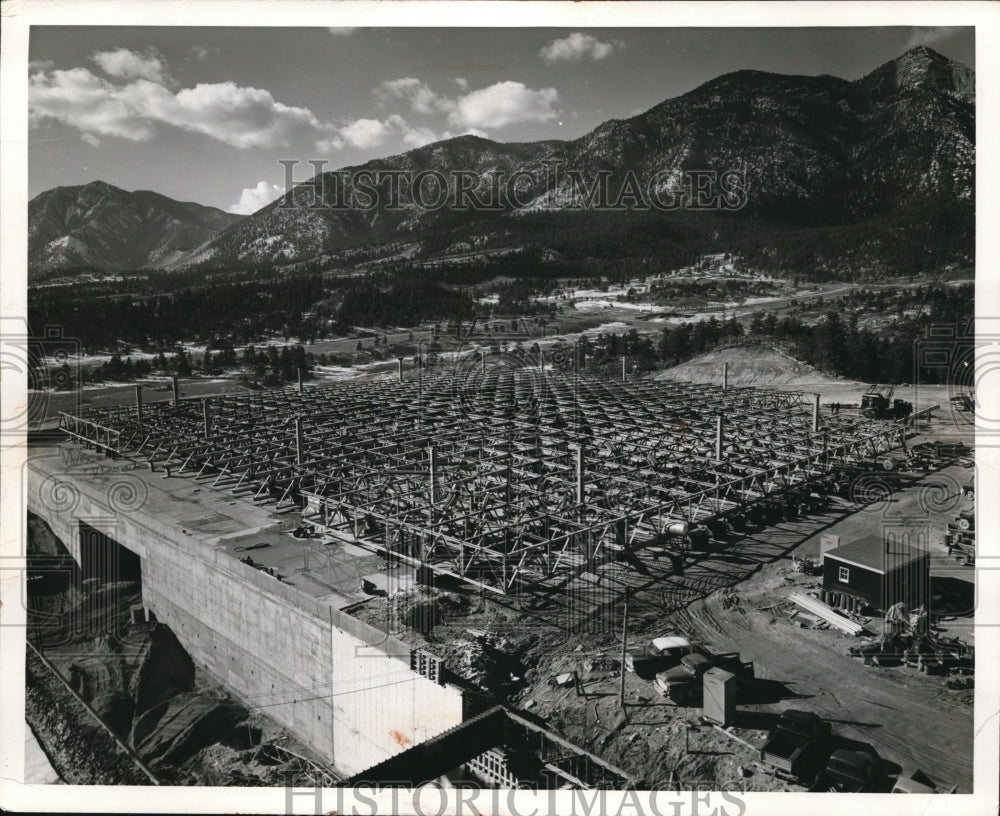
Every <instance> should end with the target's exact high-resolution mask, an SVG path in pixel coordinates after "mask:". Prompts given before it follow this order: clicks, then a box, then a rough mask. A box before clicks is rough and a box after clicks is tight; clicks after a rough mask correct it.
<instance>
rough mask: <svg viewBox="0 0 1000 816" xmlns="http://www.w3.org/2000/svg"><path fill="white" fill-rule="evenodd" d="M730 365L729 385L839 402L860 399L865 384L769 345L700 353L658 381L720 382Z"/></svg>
mask: <svg viewBox="0 0 1000 816" xmlns="http://www.w3.org/2000/svg"><path fill="white" fill-rule="evenodd" d="M725 363H728V364H729V384H730V385H731V386H737V387H738V386H756V387H759V388H760V387H763V388H768V387H774V388H781V389H787V390H796V391H797V390H802V391H810V392H815V393H819V394H823V395H824V396H825V397H827V399H829V400H837V401H839V402H842V403H856V402H858V401H860V399H861V394H862V392H863V391H864V389H865V384H864V383H859V382H855V381H853V380H846V379H841V378H838V377H830V376H828V375H826V374H823V373H822V372H820V371H817V370H816V369H815V368H813V367H812V366H811V365H807V364H806V363H803V362H800V361H798V360H796V359H794V358H793V357H790V356H788V355H787V354H785V353H784V352H782V351H779V350H778V349H776V348H772V347H770V346H731V347H730V348H724V349H719V350H717V351H710V352H707V353H705V354H701V355H699V356H697V357H694V358H692V359H690V360H688V361H687V362H686V363H681V364H680V365H677V366H674V367H673V368H668V369H666V370H665V371H660V372H658V373H657V374H655V375H654V376H653V379H657V380H672V381H687V382H693V383H715V384H718V385H722V368H723V365H724V364H725Z"/></svg>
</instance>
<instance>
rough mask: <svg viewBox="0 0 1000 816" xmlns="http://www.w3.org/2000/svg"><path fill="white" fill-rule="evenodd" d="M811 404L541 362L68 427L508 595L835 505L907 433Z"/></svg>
mask: <svg viewBox="0 0 1000 816" xmlns="http://www.w3.org/2000/svg"><path fill="white" fill-rule="evenodd" d="M818 405H819V403H818V398H817V399H816V400H815V401H814V400H813V399H812V397H811V395H806V394H802V393H799V392H782V391H771V390H764V389H755V388H725V389H723V388H719V387H718V386H714V385H695V384H690V383H674V382H664V381H651V380H641V381H632V382H617V381H613V380H605V379H596V378H589V377H582V376H578V375H574V374H561V373H558V372H553V371H546V370H544V369H541V368H539V367H534V368H532V367H524V368H520V369H510V368H492V369H490V368H487V366H485V365H483V366H481V367H480V366H477V367H475V369H469V370H458V371H450V372H444V373H435V374H428V373H426V372H424V371H423V370H422V369H421V370H419V371H418V375H417V376H416V377H415V378H413V379H407V380H401V381H399V382H396V381H393V380H379V381H374V382H364V383H348V384H325V385H318V386H311V387H307V388H305V389H303V388H302V387H301V386H300V387H298V388H296V389H286V390H281V391H265V392H257V393H250V394H238V395H227V396H223V397H214V398H211V399H183V400H180V399H174V400H172V401H171V400H168V401H163V402H146V403H143V402H142V401H141V396H139V395H137V400H136V404H135V405H134V406H122V407H115V408H101V409H90V410H87V411H84V412H81V413H79V414H67V413H63V414H61V415H60V426H61V427H62V428H63V430H64V431H66V432H67V433H68V434H70V435H71V436H72V437H73V438H75V439H76V440H78V441H80V442H82V443H83V444H85V445H87V446H90V447H96V448H98V449H103V450H105V451H106V452H107V453H109V454H110V455H114V456H127V457H130V458H133V459H137V460H139V461H142V460H145V461H146V462H147V463H148V465H149V467H150V469H151V470H157V469H159V468H162V469H164V470H165V471H166V472H167V473H168V474H171V475H178V476H187V477H191V478H193V479H195V480H197V481H199V482H207V483H210V484H211V485H213V486H214V487H216V488H225V489H229V490H231V491H232V492H233V493H235V494H237V495H242V496H247V497H249V498H251V499H252V500H254V501H258V502H274V503H275V505H276V509H277V510H286V509H287V510H294V509H300V510H301V511H302V514H303V515H302V517H303V521H304V522H305V523H307V524H309V525H311V526H312V527H314V528H315V529H316V530H318V531H319V532H321V533H323V534H325V535H327V536H330V537H332V538H333V539H336V540H340V541H344V542H352V543H356V544H360V545H362V546H365V547H368V548H370V549H373V550H376V551H380V552H382V553H384V554H386V555H387V556H389V557H391V558H393V559H398V560H401V561H404V562H407V563H410V564H412V565H414V566H417V567H422V568H426V569H429V570H432V571H434V572H436V573H438V574H442V575H448V576H453V577H454V578H457V579H460V580H462V581H466V582H469V583H471V584H475V585H477V586H480V587H484V588H486V589H489V590H492V591H495V592H499V593H509V592H513V591H516V590H518V589H523V588H526V587H530V586H533V585H537V584H539V583H549V582H555V581H557V580H565V579H567V578H569V577H572V576H574V575H580V574H581V573H584V572H594V571H595V570H596V569H597V568H598V567H599V566H600V565H601V564H604V563H607V562H608V561H610V560H613V559H617V558H620V557H621V555H622V554H623V553H624V552H627V551H636V550H639V549H641V548H643V547H646V546H654V545H658V544H662V543H664V542H666V541H675V542H676V541H678V540H683V539H684V537H685V536H686V535H687V534H688V533H689V532H690V530H692V529H693V528H695V527H698V526H704V525H705V524H706V523H709V524H711V523H712V522H713V520H720V519H727V518H741V517H744V516H745V515H746V514H748V513H749V512H750V511H751V510H752V508H754V507H755V506H759V505H761V504H763V503H771V504H773V503H775V502H779V503H780V502H796V501H802V500H804V499H805V498H807V497H808V496H809V494H810V492H811V491H814V490H826V489H827V488H828V486H829V484H830V482H831V480H832V479H833V478H835V476H834V474H836V473H837V472H838V471H839V470H840V469H842V468H846V467H852V466H856V465H857V464H858V463H859V462H862V461H863V460H865V459H867V458H871V457H875V456H877V455H879V454H881V453H884V452H885V451H887V450H890V449H892V448H895V447H897V446H898V445H899V444H900V439H901V435H903V434H904V433H905V431H904V429H903V427H902V426H901V425H899V424H897V423H894V422H888V421H873V420H866V419H860V418H856V417H853V418H852V417H848V416H846V415H838V416H833V417H826V418H824V422H823V424H822V426H821V424H820V415H819V410H818Z"/></svg>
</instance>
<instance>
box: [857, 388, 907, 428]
mask: <svg viewBox="0 0 1000 816" xmlns="http://www.w3.org/2000/svg"><path fill="white" fill-rule="evenodd" d="M895 392H896V386H894V385H872V386H871V387H869V389H868V390H867V391H866V392H865V393H864V394H862V395H861V416H863V417H865V418H867V419H896V420H899V419H906V418H907V417H908V416H909V415H910V414H912V413H913V403H911V402H907V401H906V400H901V399H896V400H893V401H892V402H891V404H890V400H892V395H893V394H894V393H895Z"/></svg>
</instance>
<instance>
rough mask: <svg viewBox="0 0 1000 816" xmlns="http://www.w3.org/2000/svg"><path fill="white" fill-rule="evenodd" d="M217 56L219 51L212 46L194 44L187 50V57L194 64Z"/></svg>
mask: <svg viewBox="0 0 1000 816" xmlns="http://www.w3.org/2000/svg"><path fill="white" fill-rule="evenodd" d="M218 54H219V49H218V48H217V47H216V46H214V45H212V46H207V45H198V44H197V43H195V44H194V45H192V46H191V47H190V48H189V49H188V55H189V56H190V57H191V59H193V60H194V61H195V62H204V61H205V60H207V59H209V58H211V57H214V56H217V55H218Z"/></svg>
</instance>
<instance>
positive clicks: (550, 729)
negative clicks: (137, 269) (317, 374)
mask: <svg viewBox="0 0 1000 816" xmlns="http://www.w3.org/2000/svg"><path fill="white" fill-rule="evenodd" d="M860 396H861V395H859V397H860ZM868 396H869V395H866V399H867V397H868ZM883 396H884V395H883ZM873 399H874V398H873ZM886 402H887V404H888V400H887V399H886ZM898 402H899V401H898V400H897V403H898ZM897 407H899V406H897ZM858 408H860V410H858ZM942 414H947V411H945V410H943V409H942V406H941V405H938V404H934V405H929V404H917V405H911V406H910V407H909V409H908V410H903V408H902V407H899V410H898V411H896V410H894V409H893V408H891V407H890V408H887V409H886V410H884V411H882V410H873V409H872V400H870V399H869V400H867V402H866V400H864V399H862V400H861V402H860V404H859V405H858V406H857V407H856V408H852V407H851V406H846V405H845V406H843V407H842V406H841V405H840V404H837V405H836V406H835V407H833V406H831V405H830V404H826V403H823V402H822V400H821V397H820V395H819V394H813V393H805V392H800V391H785V390H778V389H769V388H757V387H745V386H735V385H732V384H731V383H730V376H729V371H728V368H727V367H723V369H722V370H720V371H719V372H718V378H717V380H716V381H715V382H705V383H701V384H694V383H690V382H669V381H664V380H656V379H630V378H627V376H626V374H625V369H624V366H623V376H622V378H621V380H618V379H611V378H603V379H602V378H595V377H586V376H582V375H580V374H577V373H574V372H572V371H571V372H568V373H567V372H559V371H555V370H553V369H552V368H550V367H546V366H545V365H544V364H537V365H533V364H531V363H529V362H526V361H525V360H523V359H521V358H518V359H517V360H513V361H512V360H511V359H510V358H508V357H504V356H503V355H488V354H485V353H483V354H469V355H464V356H456V358H455V363H454V365H446V366H443V367H439V368H438V369H436V370H433V371H430V370H425V369H424V368H423V367H422V366H413V367H410V366H404V362H403V361H402V360H401V361H400V363H399V367H398V372H396V374H395V375H394V376H391V377H386V378H383V379H376V380H372V381H367V382H350V383H335V384H318V385H312V384H308V385H307V384H304V383H303V382H302V381H301V379H300V382H299V384H298V387H292V388H287V389H284V390H271V391H260V392H251V393H240V394H226V395H220V396H213V397H205V398H182V397H181V394H180V390H179V386H178V383H177V380H176V379H175V380H174V383H173V395H172V397H171V398H168V399H163V400H160V401H148V400H146V399H144V395H143V391H142V388H141V386H136V388H135V400H134V402H132V403H131V404H127V405H119V406H110V407H101V408H92V409H86V410H82V411H75V412H72V413H70V412H66V413H62V414H61V415H60V420H59V432H58V433H57V434H53V436H52V437H51V438H49V439H47V440H46V442H45V444H39V445H34V446H33V448H32V455H31V458H30V461H29V475H28V495H29V502H28V510H29V513H31V514H32V517H33V518H37V519H40V520H41V521H44V522H45V524H46V525H47V526H48V527H49V528H50V530H51V532H52V534H53V535H54V537H55V538H57V539H58V540H59V541H61V542H62V543H63V544H64V545H65V548H66V550H67V551H68V553H69V555H71V556H72V559H73V561H74V562H75V564H76V565H77V567H78V568H79V569H80V570H82V571H83V573H85V577H90V578H101V579H102V580H104V581H105V582H111V583H113V582H115V581H118V580H121V579H122V578H123V575H122V574H121V573H122V571H123V570H125V569H126V568H128V570H130V572H131V573H132V574H131V578H132V579H134V580H135V582H136V585H137V586H138V587H139V588H138V590H137V595H136V597H135V598H133V599H132V603H131V606H130V607H129V609H128V610H127V611H128V615H127V616H126V618H127V619H126V620H125V621H124V622H122V623H121V624H120V625H121V627H123V630H129V628H130V626H141V625H146V626H151V625H152V626H154V627H155V626H160V627H165V628H169V631H170V632H171V633H172V635H171V637H175V638H176V641H177V642H178V644H179V646H180V647H182V650H183V651H184V652H186V653H187V654H188V655H190V659H191V660H192V661H193V664H195V665H197V666H199V667H203V668H204V670H205V671H207V673H208V675H209V676H210V677H212V678H214V679H215V680H217V681H218V683H220V684H221V685H222V686H224V687H225V689H226V690H227V692H228V693H231V694H232V695H234V697H235V698H236V699H237V700H239V701H240V702H241V704H242V705H244V706H245V707H246V709H248V710H251V711H257V712H260V711H263V713H264V714H265V715H266V717H267V718H268V719H269V720H273V721H274V722H275V723H277V724H278V725H280V726H281V727H282V728H284V729H287V731H288V733H289V734H291V735H292V737H294V739H295V740H297V741H298V742H299V743H301V746H302V747H301V748H300V749H297V752H296V754H295V756H297V757H299V758H300V759H302V761H305V759H304V757H308V759H309V762H310V764H311V766H312V767H315V768H322V769H324V771H325V772H326V773H328V774H330V777H329V778H332V779H335V780H338V781H339V782H342V783H344V784H348V783H351V782H358V781H367V782H372V783H379V782H389V781H396V782H399V781H401V780H402V781H408V782H409V783H411V784H421V783H423V782H426V781H428V780H434V779H451V780H453V781H454V780H458V779H472V780H475V781H476V782H478V783H480V784H483V785H488V786H496V787H518V786H531V785H534V786H536V787H558V786H568V787H575V788H602V787H603V788H624V787H630V786H633V787H643V788H647V787H648V788H654V789H659V788H665V787H690V786H692V785H694V784H696V783H697V784H699V785H701V786H703V787H704V786H705V785H713V786H714V787H717V788H718V787H721V786H723V785H730V786H732V785H735V786H738V787H740V788H741V789H744V790H822V791H828V790H842V791H859V790H866V791H882V790H884V791H888V790H891V789H893V787H894V786H896V787H900V786H902V788H907V789H911V790H921V791H924V792H926V790H934V791H946V790H949V789H952V790H953V789H957V790H958V791H959V792H970V791H971V790H972V719H971V717H972V693H973V692H972V673H973V668H974V660H973V638H972V609H973V607H974V597H973V586H974V584H973V583H972V579H971V574H970V573H971V571H969V570H967V567H968V565H970V564H971V560H972V559H973V558H974V540H973V536H974V512H973V509H972V508H973V507H974V487H973V486H972V484H973V483H972V476H971V468H972V467H973V463H972V449H971V447H969V444H970V443H971V439H972V431H971V425H970V426H969V428H968V429H967V430H966V429H963V428H958V429H957V430H956V428H955V426H954V425H953V424H951V422H950V417H948V421H945V418H944V417H942ZM949 519H951V520H952V522H951V524H949V521H948V520H949ZM963 525H964V526H963ZM970 528H971V529H970ZM866 538H868V539H872V542H869V544H864V543H863V542H862V540H863V539H866ZM859 542H862V543H859ZM866 547H867V548H868V549H866ZM869 550H870V552H869ZM959 556H962V557H963V558H964V560H962V559H961V558H959ZM866 559H867V560H866ZM133 562H134V563H133ZM963 569H965V570H966V571H965V572H963ZM865 570H867V571H866V572H865ZM120 639H121V640H122V641H123V642H124V641H127V640H128V635H127V634H122V636H121V638H120ZM111 651H112V652H113V651H114V648H112V649H111ZM49 659H50V660H52V662H53V663H54V664H56V666H57V668H56V670H57V671H61V672H65V673H66V674H67V676H68V674H69V668H68V664H67V665H66V666H63V667H62V668H59V665H58V660H57V659H56V658H53V657H52V656H51V655H50V656H49ZM76 665H77V669H76V672H77V673H79V672H81V671H84V669H85V666H84V667H83V668H81V665H82V664H81V663H80V661H79V660H77V662H76ZM85 685H86V683H85V682H83V681H80V682H77V683H76V686H77V690H78V691H79V690H80V689H81V688H83V687H85ZM153 702H156V703H160V702H161V700H160V699H159V698H158V699H157V700H155V701H153ZM788 712H791V713H788ZM142 714H143V712H142V711H140V710H139V707H138V706H135V711H134V716H135V718H136V720H135V722H133V721H132V719H131V717H130V718H128V722H127V723H123V724H122V725H121V727H120V728H119V731H120V733H121V734H125V735H129V734H130V733H131V734H132V735H133V736H134V734H135V729H136V726H137V724H138V718H139V717H140V716H141V715H142ZM153 720H154V721H155V717H154V718H153ZM484 723H490V726H489V727H488V728H484ZM817 723H818V724H817ZM154 727H155V723H154V722H151V721H150V717H149V716H148V715H147V716H146V721H145V724H144V725H143V728H141V729H140V731H141V733H142V734H148V733H149V730H150V728H154ZM248 733H251V732H250V731H248ZM125 742H126V743H127V745H126V747H127V749H128V750H130V751H132V752H134V753H135V754H136V759H137V761H138V762H140V763H143V764H148V765H149V772H150V774H151V775H152V776H154V777H155V776H156V774H157V769H156V764H155V762H153V761H152V759H156V758H157V757H159V758H161V759H162V758H163V757H164V756H167V755H169V753H170V751H169V749H168V748H164V745H166V744H167V743H166V742H164V741H162V740H161V741H160V743H161V744H160V747H159V749H158V751H159V753H157V754H155V755H150V756H145V757H143V751H142V750H141V745H140V744H139V743H136V742H135V741H134V740H133V741H132V742H129V740H128V739H127V738H126V739H125ZM154 742H155V741H154ZM250 743H253V738H252V735H251V737H250ZM785 743H787V744H788V745H790V746H791V748H788V745H785ZM192 744H193V743H192ZM779 744H780V745H779ZM199 745H200V743H199ZM782 745H784V746H785V749H787V750H785V749H781V746H782ZM243 748H244V749H246V748H247V746H243ZM779 749H781V750H779ZM782 750H785V752H784V753H782ZM151 756H152V759H151V758H150V757H151ZM915 774H916V775H915ZM231 781H234V783H239V782H240V781H241V780H240V779H239V778H238V775H234V776H233V779H232V780H231ZM242 781H244V782H245V779H244V780H242ZM265 783H266V780H265ZM919 786H923V787H919ZM902 788H901V790H902Z"/></svg>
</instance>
